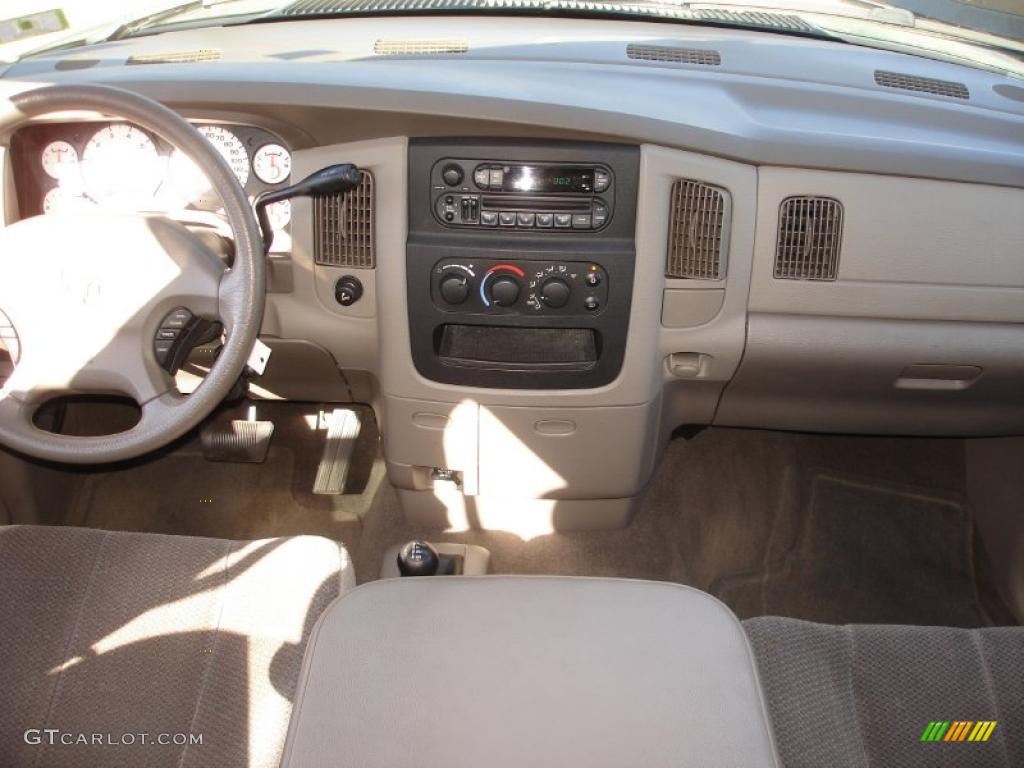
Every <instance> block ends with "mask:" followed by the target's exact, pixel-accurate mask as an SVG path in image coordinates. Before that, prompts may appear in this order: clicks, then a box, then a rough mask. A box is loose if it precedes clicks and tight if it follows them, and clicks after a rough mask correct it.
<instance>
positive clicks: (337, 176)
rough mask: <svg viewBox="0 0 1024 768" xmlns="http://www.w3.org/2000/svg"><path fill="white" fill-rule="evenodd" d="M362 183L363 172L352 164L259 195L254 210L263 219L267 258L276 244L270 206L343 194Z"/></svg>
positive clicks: (327, 170) (262, 229)
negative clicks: (361, 175) (293, 200)
mask: <svg viewBox="0 0 1024 768" xmlns="http://www.w3.org/2000/svg"><path fill="white" fill-rule="evenodd" d="M359 182H360V175H359V169H358V168H356V167H355V166H354V165H352V164H351V163H341V164H339V165H329V166H327V167H326V168H321V169H320V170H319V171H317V172H316V173H311V174H310V175H309V176H307V177H306V178H304V179H303V180H302V181H300V182H298V183H297V184H292V185H291V186H290V187H285V188H284V189H271V190H267V191H266V192H263V193H261V194H259V195H257V196H256V199H255V200H254V201H253V207H254V208H255V209H256V218H257V219H258V220H259V223H260V231H261V232H262V233H263V253H264V255H266V254H269V253H270V244H271V243H272V242H273V241H274V230H273V228H272V227H271V226H270V216H269V215H267V206H268V205H272V204H273V203H279V202H281V201H282V200H291V199H292V198H293V197H318V196H322V195H342V194H344V193H346V192H348V191H350V190H353V189H355V188H356V187H358V186H359Z"/></svg>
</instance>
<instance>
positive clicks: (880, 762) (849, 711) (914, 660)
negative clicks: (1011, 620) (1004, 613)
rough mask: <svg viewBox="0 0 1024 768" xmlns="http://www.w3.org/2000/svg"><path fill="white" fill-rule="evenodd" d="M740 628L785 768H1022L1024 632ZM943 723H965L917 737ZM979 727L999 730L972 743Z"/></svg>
mask: <svg viewBox="0 0 1024 768" xmlns="http://www.w3.org/2000/svg"><path fill="white" fill-rule="evenodd" d="M743 625H744V629H746V632H747V636H748V637H749V638H750V643H751V645H752V647H753V648H754V653H755V656H756V657H757V664H758V668H759V670H760V674H761V682H762V686H763V688H764V692H765V696H766V698H767V700H768V709H769V713H770V715H771V720H772V724H773V727H774V730H775V737H776V741H777V744H778V749H779V757H780V759H781V760H782V764H783V765H784V766H786V767H787V768H798V767H799V766H814V767H815V768H817V767H818V766H823V765H828V766H887V767H888V766H921V768H938V767H940V766H978V768H982V766H986V767H991V766H1021V765H1024V727H1022V724H1024V628H1021V627H996V628H987V629H974V630H968V629H952V628H947V627H909V626H893V625H852V626H831V625H825V624H814V623H811V622H806V621H797V620H796V619H782V618H774V617H767V618H757V619H749V620H747V621H745V622H743ZM936 721H939V722H943V723H944V722H949V723H950V725H949V726H947V727H946V729H945V734H944V735H943V736H942V737H941V738H942V739H945V735H946V734H948V735H950V736H951V737H954V736H955V735H956V733H957V730H956V729H955V723H957V722H965V723H970V725H969V726H967V725H965V726H962V727H961V728H960V729H959V731H960V732H961V733H966V736H965V737H964V740H963V741H954V740H953V738H950V740H949V741H945V740H940V741H938V742H932V741H924V742H922V740H921V739H922V736H924V734H925V731H926V729H927V728H928V727H929V724H931V723H933V722H936ZM980 721H995V722H996V723H997V725H996V726H995V727H994V728H993V729H992V731H991V735H990V736H989V738H988V740H987V741H984V742H978V741H970V740H969V737H970V734H971V733H972V732H974V729H975V727H976V726H977V724H978V723H979V722H980ZM937 727H938V728H939V730H940V731H941V729H942V726H937Z"/></svg>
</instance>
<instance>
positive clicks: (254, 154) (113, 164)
mask: <svg viewBox="0 0 1024 768" xmlns="http://www.w3.org/2000/svg"><path fill="white" fill-rule="evenodd" d="M194 125H195V127H196V129H197V130H198V131H199V132H200V133H201V134H202V135H203V136H205V137H206V138H207V140H209V141H210V143H211V144H212V145H213V146H214V147H215V148H216V149H217V151H218V152H219V153H220V154H221V156H222V157H223V158H224V159H225V160H226V161H227V163H228V165H229V166H230V168H231V170H232V172H233V173H234V175H235V177H236V178H237V179H238V183H239V184H241V185H242V188H243V189H244V190H245V192H246V194H247V195H248V196H249V198H250V199H254V198H255V197H256V196H257V195H259V194H260V193H262V192H265V191H267V190H272V189H278V188H281V187H283V186H285V185H286V184H288V182H289V180H290V179H291V152H290V150H289V149H288V147H287V146H286V145H285V143H284V142H283V141H282V140H281V139H280V138H279V137H277V136H276V135H274V134H273V133H271V132H269V131H267V130H264V129H262V128H257V127H254V126H248V125H235V124H222V123H216V124H215V123H204V122H196V123H194ZM11 147H12V155H13V157H14V161H15V168H14V172H15V175H16V176H17V179H18V202H19V207H20V209H21V211H22V212H23V215H25V216H35V215H39V214H46V215H53V214H59V213H64V212H75V211H78V212H82V211H88V210H90V209H102V210H106V211H120V212H133V213H139V212H151V213H158V214H163V215H168V216H171V217H172V218H176V219H179V220H182V221H185V222H194V223H200V224H201V223H204V222H207V223H211V224H213V225H216V224H217V223H219V222H223V221H224V217H223V210H222V207H221V204H220V201H219V200H218V199H217V198H216V196H215V195H214V193H213V190H212V188H211V186H210V183H209V180H208V179H207V178H206V175H205V174H204V173H203V172H202V171H201V170H200V169H199V167H198V166H197V165H196V164H195V163H194V162H193V161H192V160H191V159H190V158H189V157H188V156H186V155H185V154H184V153H182V152H181V151H180V150H177V149H175V148H174V147H172V146H171V145H169V144H168V143H167V142H166V141H165V140H163V139H162V138H161V137H160V136H157V135H155V134H153V133H150V132H149V131H146V130H145V129H143V128H140V127H137V126H134V125H131V124H129V123H125V122H91V121H90V122H74V123H69V122H48V123H40V124H36V125H32V126H27V127H25V128H23V129H22V130H20V131H18V132H17V133H15V135H14V136H13V137H12V142H11ZM268 214H269V216H270V221H271V225H272V226H273V229H274V244H273V250H274V251H275V252H287V251H288V250H290V247H291V240H290V226H289V224H290V221H291V204H290V202H289V201H287V200H285V201H282V202H279V203H274V204H273V205H271V206H269V207H268Z"/></svg>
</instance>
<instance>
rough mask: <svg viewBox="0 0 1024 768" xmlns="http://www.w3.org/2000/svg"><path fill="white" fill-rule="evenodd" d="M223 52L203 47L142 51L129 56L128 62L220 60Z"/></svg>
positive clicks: (156, 62) (164, 62)
mask: <svg viewBox="0 0 1024 768" xmlns="http://www.w3.org/2000/svg"><path fill="white" fill-rule="evenodd" d="M223 58H224V52H223V51H219V50H217V49H216V48H203V49H201V50H198V51H175V52H173V53H144V54H141V55H139V56H129V57H128V61H127V63H128V64H194V63H196V62H200V61H220V60H221V59H223Z"/></svg>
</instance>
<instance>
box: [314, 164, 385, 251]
mask: <svg viewBox="0 0 1024 768" xmlns="http://www.w3.org/2000/svg"><path fill="white" fill-rule="evenodd" d="M359 175H360V178H361V181H360V182H359V186H358V187H356V188H355V189H353V190H352V191H351V192H349V193H348V194H345V195H325V196H321V197H314V198H313V257H314V259H315V260H316V263H317V264H326V265H329V266H332V267H352V268H354V269H373V268H374V267H375V266H376V265H377V258H376V248H375V235H374V229H375V222H376V214H375V211H374V208H375V204H374V189H373V174H372V173H370V172H369V171H363V170H360V171H359Z"/></svg>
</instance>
